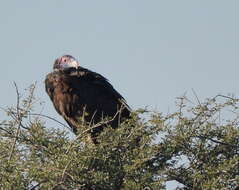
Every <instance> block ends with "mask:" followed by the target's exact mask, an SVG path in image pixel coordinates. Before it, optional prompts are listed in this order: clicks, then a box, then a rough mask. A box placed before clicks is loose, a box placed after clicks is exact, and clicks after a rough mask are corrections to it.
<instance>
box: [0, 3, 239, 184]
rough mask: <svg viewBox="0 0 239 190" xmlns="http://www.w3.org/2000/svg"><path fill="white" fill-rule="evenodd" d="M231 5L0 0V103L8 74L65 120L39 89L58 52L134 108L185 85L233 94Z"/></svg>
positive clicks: (10, 100) (237, 41) (160, 100)
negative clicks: (100, 78) (104, 80)
mask: <svg viewBox="0 0 239 190" xmlns="http://www.w3.org/2000/svg"><path fill="white" fill-rule="evenodd" d="M238 7H239V1H236V0H230V1H225V0H200V1H199V0H198V1H196V0H194V1H193V0H180V1H178V0H168V1H163V0H150V1H146V0H121V1H116V0H115V1H113V0H111V1H110V0H101V1H99V0H91V1H83V0H71V1H69V0H51V1H49V0H41V1H30V0H22V1H17V0H15V1H14V0H8V1H3V0H0V23H1V25H0V52H1V53H0V54H1V63H0V65H1V69H0V79H1V80H0V86H1V89H2V90H1V99H0V107H6V106H10V105H12V104H14V103H15V100H16V93H15V89H14V86H13V81H15V82H16V83H17V85H18V88H19V90H20V91H24V88H26V87H27V86H29V85H30V84H32V83H34V82H37V90H36V95H37V97H39V98H40V99H41V100H42V101H44V102H45V106H44V111H43V112H44V114H46V115H50V116H53V117H55V118H57V119H59V120H60V121H62V122H64V121H63V120H62V119H61V117H59V116H58V115H57V113H56V111H55V110H54V108H53V105H52V103H51V102H50V99H49V98H48V96H47V94H46V93H45V89H44V79H45V76H46V74H47V73H49V72H51V71H52V67H53V63H54V60H55V59H56V58H57V57H59V56H61V55H63V54H71V55H73V56H74V57H76V58H77V59H78V60H79V61H80V63H81V65H82V66H83V67H86V68H88V69H90V70H93V71H95V72H98V73H100V74H102V75H104V76H105V77H106V78H108V79H109V81H110V82H111V84H112V85H113V86H114V87H115V88H116V89H117V90H118V91H119V92H120V93H121V94H122V95H123V97H124V98H125V99H126V100H127V102H128V104H129V105H130V106H131V107H132V108H133V109H138V108H144V107H148V108H149V109H153V110H158V111H160V112H163V113H165V112H168V111H170V112H172V111H174V109H175V100H176V99H175V98H176V97H178V96H181V95H183V94H184V93H185V92H186V93H187V94H188V96H192V89H194V91H195V92H196V93H197V96H198V97H199V99H200V100H203V99H205V98H207V97H213V96H215V95H217V94H225V95H226V94H234V95H235V96H236V97H238V95H239V87H238V79H239V76H238V70H239V64H238V62H239V53H238V52H239V35H238V34H239V24H238V18H239V11H238ZM0 116H1V114H0ZM169 189H170V187H169Z"/></svg>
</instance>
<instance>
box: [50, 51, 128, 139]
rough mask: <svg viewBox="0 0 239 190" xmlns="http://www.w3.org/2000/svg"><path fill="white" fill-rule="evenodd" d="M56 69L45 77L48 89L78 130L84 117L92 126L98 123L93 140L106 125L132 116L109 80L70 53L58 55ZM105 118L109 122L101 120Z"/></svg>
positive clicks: (57, 109)
mask: <svg viewBox="0 0 239 190" xmlns="http://www.w3.org/2000/svg"><path fill="white" fill-rule="evenodd" d="M53 69H54V71H53V72H51V73H49V74H48V75H47V76H46V79H45V87H46V92H47V94H48V95H49V97H50V99H51V101H52V102H53V105H54V107H55V109H56V111H57V112H58V113H59V114H60V115H61V116H62V117H63V118H64V119H65V120H66V122H67V123H68V124H69V126H70V127H71V128H72V129H73V132H74V133H75V134H77V131H78V129H79V128H80V127H81V126H82V124H83V123H82V122H83V121H84V124H87V125H89V126H93V125H95V124H99V125H98V127H95V128H92V130H91V132H90V133H91V137H92V138H93V141H94V138H95V137H96V136H97V135H98V134H99V132H101V131H102V130H103V128H104V127H106V126H108V125H110V126H111V127H113V128H116V127H118V125H119V124H120V123H121V122H122V121H124V120H125V119H127V118H129V116H130V108H129V106H128V105H127V103H126V101H125V99H124V98H123V97H122V96H121V95H120V94H119V93H118V92H117V91H116V90H115V89H114V88H113V86H112V85H111V84H110V83H109V81H108V80H107V79H106V78H105V77H103V76H102V75H100V74H98V73H96V72H92V71H90V70H88V69H86V68H83V67H82V66H81V65H80V62H79V61H77V60H76V59H75V58H74V57H72V56H71V55H64V56H62V57H59V58H57V59H56V60H55V63H54V66H53ZM82 118H83V120H82ZM105 118H109V120H108V122H104V123H102V124H101V123H100V122H101V121H102V120H103V119H105ZM96 126H97V125H96Z"/></svg>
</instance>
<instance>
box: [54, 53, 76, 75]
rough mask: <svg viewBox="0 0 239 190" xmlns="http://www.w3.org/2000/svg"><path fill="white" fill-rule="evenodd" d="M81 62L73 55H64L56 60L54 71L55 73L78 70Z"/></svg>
mask: <svg viewBox="0 0 239 190" xmlns="http://www.w3.org/2000/svg"><path fill="white" fill-rule="evenodd" d="M79 66H80V62H79V61H77V59H76V58H74V57H73V56H71V55H63V56H61V57H59V58H57V59H56V60H55V63H54V66H53V69H54V70H55V71H59V70H66V69H68V68H76V69H77V68H78V67H79Z"/></svg>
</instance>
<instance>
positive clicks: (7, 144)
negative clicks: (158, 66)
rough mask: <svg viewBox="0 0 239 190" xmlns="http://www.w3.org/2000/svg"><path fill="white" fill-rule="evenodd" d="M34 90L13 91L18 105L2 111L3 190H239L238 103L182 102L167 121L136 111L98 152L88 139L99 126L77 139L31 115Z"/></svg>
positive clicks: (104, 138)
mask: <svg viewBox="0 0 239 190" xmlns="http://www.w3.org/2000/svg"><path fill="white" fill-rule="evenodd" d="M34 89H35V85H32V86H31V87H30V88H29V94H28V95H27V97H25V98H24V97H23V96H22V95H21V94H20V93H19V92H18V89H17V87H16V92H17V105H16V106H13V107H9V108H2V110H3V111H4V112H5V113H6V114H7V115H8V119H7V120H2V121H1V122H0V136H1V138H0V147H1V148H0V165H1V167H0V189H32V190H33V189H80V190H127V189H132V190H134V189H135V190H137V189H145V190H149V189H152V190H153V189H165V188H166V187H165V183H166V182H168V181H173V180H175V181H176V182H178V183H179V184H181V185H180V187H178V189H195V190H205V189H235V187H236V186H237V185H238V184H239V175H238V174H239V170H238V168H239V127H238V117H239V115H238V113H237V112H238V102H239V101H238V99H235V98H231V97H226V96H220V95H219V96H216V97H214V98H212V99H207V100H206V101H205V102H199V101H198V103H197V104H195V105H193V103H190V101H189V100H188V99H187V98H186V97H181V98H178V103H179V104H178V111H177V112H175V113H173V114H167V115H166V116H164V115H163V114H161V113H158V112H149V111H147V110H145V109H143V110H138V111H136V112H134V113H132V117H131V119H130V120H128V121H126V122H124V123H123V124H122V125H121V126H120V127H119V128H117V129H112V128H110V127H108V128H106V129H105V130H104V131H103V132H102V133H101V134H100V135H99V137H98V138H97V142H98V143H97V144H93V143H92V142H91V141H90V140H89V134H88V132H89V130H91V129H92V128H94V127H97V126H82V128H81V129H80V130H79V134H78V135H77V136H74V137H73V138H72V137H70V135H69V133H71V132H70V131H69V130H65V129H64V128H63V129H62V127H58V129H55V128H53V127H49V126H46V123H45V121H46V120H47V119H52V120H54V118H51V117H49V116H46V115H43V114H41V113H38V114H36V113H34V105H35V104H36V102H37V100H36V99H35V97H34ZM146 116H147V117H146ZM140 118H141V119H140ZM142 118H149V119H147V120H146V119H142ZM225 118H226V119H225ZM102 122H104V121H102ZM57 124H59V122H58V123H57ZM62 125H64V124H62Z"/></svg>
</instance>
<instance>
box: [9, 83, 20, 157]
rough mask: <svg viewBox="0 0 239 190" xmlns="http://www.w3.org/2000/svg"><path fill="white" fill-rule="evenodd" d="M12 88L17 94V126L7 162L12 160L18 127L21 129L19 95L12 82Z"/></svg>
mask: <svg viewBox="0 0 239 190" xmlns="http://www.w3.org/2000/svg"><path fill="white" fill-rule="evenodd" d="M14 86H15V89H16V93H17V121H18V126H17V132H16V137H15V138H14V141H13V144H12V148H11V150H10V155H9V159H8V160H9V161H10V160H11V159H12V155H13V152H14V150H15V147H16V143H17V139H18V136H19V133H20V127H21V116H20V112H19V102H20V94H19V91H18V88H17V84H16V82H14Z"/></svg>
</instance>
